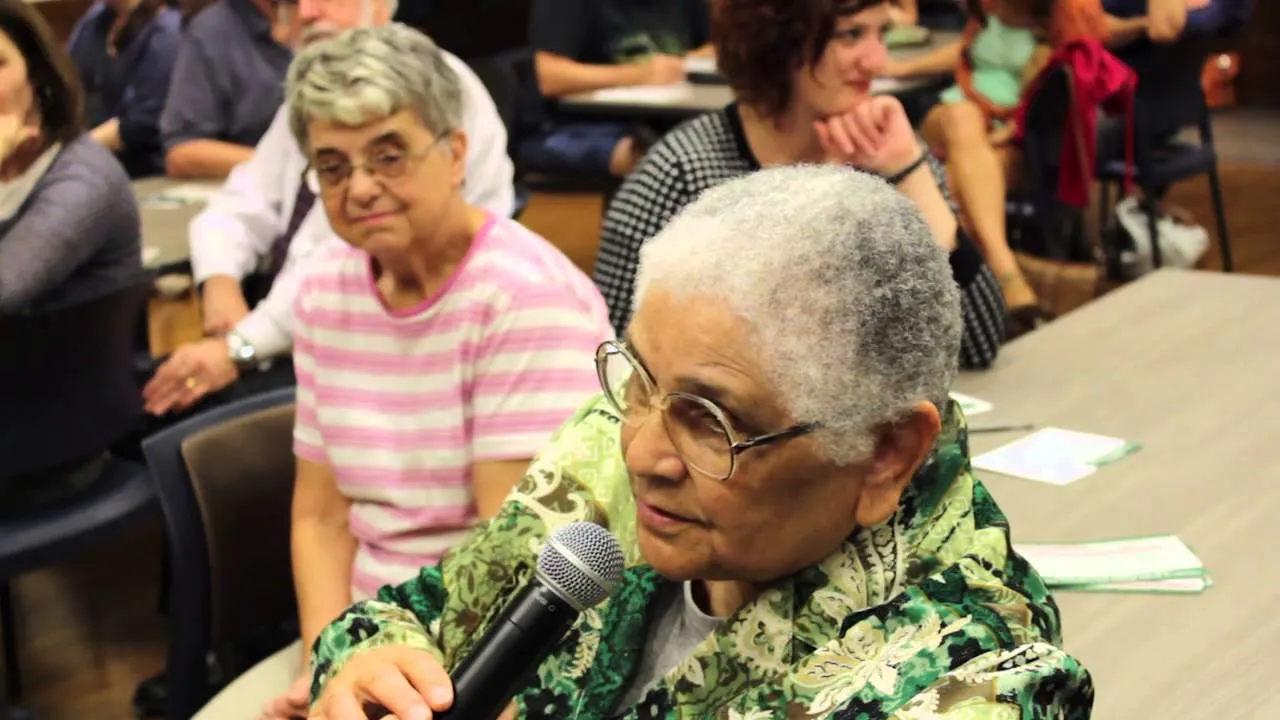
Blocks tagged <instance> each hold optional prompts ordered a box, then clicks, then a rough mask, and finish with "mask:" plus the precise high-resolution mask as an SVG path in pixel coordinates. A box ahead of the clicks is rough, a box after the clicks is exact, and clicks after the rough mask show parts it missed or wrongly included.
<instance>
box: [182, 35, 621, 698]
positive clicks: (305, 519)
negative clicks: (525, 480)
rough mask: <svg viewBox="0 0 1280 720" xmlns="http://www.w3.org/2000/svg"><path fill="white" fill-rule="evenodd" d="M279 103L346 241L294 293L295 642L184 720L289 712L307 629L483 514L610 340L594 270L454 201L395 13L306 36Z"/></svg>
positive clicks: (428, 65)
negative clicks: (323, 35) (271, 681)
mask: <svg viewBox="0 0 1280 720" xmlns="http://www.w3.org/2000/svg"><path fill="white" fill-rule="evenodd" d="M287 93H288V98H289V114H290V117H289V125H290V128H291V129H292V131H293V134H294V135H295V137H296V138H297V141H298V143H299V145H300V146H301V147H302V148H303V150H304V152H305V153H306V154H307V157H308V158H309V160H310V164H309V170H308V175H309V178H308V182H311V183H314V185H315V187H316V190H317V192H318V193H319V196H320V201H321V203H322V204H323V206H324V210H325V213H326V214H327V215H328V217H329V220H330V222H331V223H332V224H333V228H334V230H335V231H336V232H337V234H338V235H339V236H340V237H341V238H342V239H343V240H344V241H345V242H346V243H347V245H348V246H349V247H347V248H344V249H342V250H339V251H337V252H335V253H333V254H332V255H331V256H329V257H326V258H325V259H323V260H320V261H317V262H316V263H315V265H314V267H313V268H312V270H311V272H309V273H308V276H307V278H306V279H305V280H303V282H302V287H301V288H300V289H299V291H298V301H297V313H296V324H295V330H294V332H295V335H294V337H295V339H294V362H295V363H296V368H297V375H298V401H297V420H296V428H295V433H294V437H295V444H294V447H295V451H296V453H297V456H298V471H297V481H296V485H295V489H294V503H293V518H292V523H291V533H292V537H293V548H294V551H293V577H294V581H295V585H296V588H297V592H298V608H299V612H300V624H301V628H302V633H301V634H302V641H301V642H299V643H295V644H294V645H293V646H292V647H290V648H287V649H285V650H283V651H281V652H280V653H279V654H277V655H276V656H275V657H273V658H271V659H269V660H266V661H264V663H263V665H262V666H260V667H259V668H258V669H256V670H252V671H250V673H249V674H248V675H246V676H244V678H243V679H242V680H238V681H236V682H235V683H234V684H232V685H231V686H230V687H229V688H227V689H226V690H225V691H224V692H223V693H222V694H221V695H220V696H219V697H218V698H216V699H215V700H213V701H212V702H211V703H210V704H209V706H208V707H206V708H205V709H204V710H203V711H202V713H201V714H200V715H199V716H198V717H202V718H203V717H207V718H211V719H217V720H221V719H222V718H232V717H237V718H240V717H250V716H251V715H252V714H253V713H254V712H256V711H257V710H258V709H259V708H260V707H262V706H263V704H264V703H267V702H268V701H270V700H271V699H272V697H274V696H276V695H279V696H280V697H279V698H278V699H277V700H276V701H275V702H272V703H269V704H268V706H267V707H266V708H265V709H264V710H263V715H264V716H266V717H271V718H276V717H281V718H284V717H292V716H295V715H296V716H303V715H305V714H306V699H307V690H308V688H309V686H310V677H311V674H310V671H309V670H304V668H306V663H305V653H306V650H305V649H306V648H309V647H310V646H311V644H312V642H313V641H314V640H315V637H316V635H318V634H319V632H320V629H321V628H322V627H324V626H325V625H326V624H328V623H329V622H331V621H332V620H334V619H335V618H336V617H337V616H338V615H339V614H340V613H341V612H342V610H343V609H344V608H346V607H347V606H348V605H350V604H351V603H352V601H353V600H354V599H361V598H367V597H372V596H373V595H374V594H375V593H376V592H377V590H378V588H379V587H382V586H383V585H387V584H389V583H400V582H403V581H405V580H407V579H408V578H410V577H412V576H413V575H414V574H415V573H416V571H417V569H418V568H419V567H421V566H422V565H424V564H433V563H435V562H436V561H437V560H438V559H439V558H440V556H441V555H442V554H443V553H444V552H445V551H446V550H448V549H449V548H450V547H452V546H453V545H454V544H455V543H457V542H458V541H460V540H461V539H462V538H463V537H464V536H465V535H466V534H467V533H468V531H469V529H470V528H471V526H472V525H473V524H474V523H475V521H476V520H477V519H478V518H479V519H482V518H489V517H492V516H493V515H494V513H496V512H497V509H498V507H499V506H500V505H501V503H502V500H503V498H505V497H506V495H507V492H508V491H509V490H510V489H511V487H512V485H514V484H515V482H516V480H518V479H519V478H520V476H521V475H522V474H523V473H524V470H525V468H526V466H527V465H528V464H529V460H530V458H532V457H533V454H534V452H535V451H537V450H538V448H539V446H540V445H541V444H542V443H543V442H544V441H546V439H547V438H548V437H550V435H551V433H552V431H554V430H555V429H556V428H557V427H558V426H559V425H560V424H561V423H563V422H564V420H565V418H567V417H569V416H570V415H571V414H572V413H573V411H574V410H575V409H576V407H577V406H578V405H580V404H581V403H582V401H583V400H585V399H586V398H588V397H589V396H590V395H591V394H592V393H593V392H594V389H595V388H596V387H597V384H596V383H597V381H596V378H595V373H594V371H593V370H592V368H591V363H590V358H591V356H592V353H593V351H594V350H595V348H596V346H597V345H599V343H600V342H601V341H603V340H605V339H608V338H611V337H612V336H613V333H612V330H611V329H610V328H609V322H608V316H607V314H606V312H605V307H604V301H603V299H602V298H601V297H600V293H599V291H598V290H596V288H595V286H594V285H593V284H592V283H591V280H590V278H588V277H587V276H586V275H585V274H583V273H582V271H581V270H579V269H578V268H577V267H576V266H574V265H573V263H572V262H571V261H570V260H569V259H568V258H567V257H565V256H564V255H563V254H562V253H561V252H560V251H559V250H557V249H556V248H555V247H554V246H553V245H551V244H550V243H549V242H547V241H546V240H544V239H542V238H541V237H538V236H537V235H534V234H533V233H532V232H530V231H529V230H526V229H525V228H524V227H522V226H521V225H520V224H519V223H517V222H516V221H514V220H511V219H508V218H505V217H500V216H496V215H494V214H492V213H490V212H487V211H485V210H483V209H481V208H477V207H474V206H471V205H469V204H468V203H467V201H466V200H465V199H463V197H462V194H461V186H462V180H463V177H464V174H465V156H466V151H467V148H468V147H469V145H470V143H469V142H468V138H467V136H466V132H465V131H464V130H463V129H462V128H461V115H462V104H461V94H462V89H461V87H460V85H459V79H458V77H457V75H456V74H455V73H454V71H453V70H452V68H450V66H449V63H448V62H447V61H446V60H445V58H444V56H443V54H442V53H441V52H440V51H439V50H438V49H437V48H436V46H435V44H434V43H433V42H431V40H429V39H428V38H427V37H426V36H424V35H422V34H421V33H419V32H417V31H416V30H413V29H411V28H409V27H407V26H405V25H400V24H391V25H386V26H383V27H379V28H373V29H358V30H352V31H350V32H347V33H345V34H343V35H342V36H340V37H338V38H336V39H334V40H328V41H325V42H321V43H317V44H315V45H313V46H311V47H310V48H308V49H307V50H305V51H304V52H302V53H300V54H299V55H298V58H297V59H296V60H295V61H294V63H293V65H292V66H291V67H290V69H289V75H288V88H287ZM373 438H376V440H373ZM279 666H284V667H287V668H289V672H288V676H289V677H290V678H291V679H292V678H295V677H296V678H298V681H297V682H295V683H294V684H293V686H292V689H290V687H289V686H288V685H287V684H283V685H281V686H279V687H264V685H263V683H262V682H261V681H260V680H259V678H260V677H270V676H271V675H273V674H278V673H273V670H274V668H275V667H279ZM286 691H288V692H286ZM263 692H265V693H266V695H265V696H264V695H263V694H262V693H263Z"/></svg>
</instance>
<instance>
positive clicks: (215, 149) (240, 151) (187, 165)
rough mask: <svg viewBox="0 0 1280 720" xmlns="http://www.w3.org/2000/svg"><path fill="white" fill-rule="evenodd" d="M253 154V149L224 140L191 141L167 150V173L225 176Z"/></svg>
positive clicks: (172, 175) (184, 176) (179, 175)
mask: <svg viewBox="0 0 1280 720" xmlns="http://www.w3.org/2000/svg"><path fill="white" fill-rule="evenodd" d="M251 157H253V148H251V147H247V146H245V145H236V144H234V143H229V142H223V141H221V140H209V139H200V140H187V141H186V142H181V143H178V144H177V145H174V146H173V147H172V148H170V149H169V152H167V153H165V156H164V165H165V173H166V174H167V175H168V176H169V177H171V178H223V177H226V176H227V175H229V174H231V168H233V167H235V166H236V165H239V164H240V163H242V162H245V161H246V160H248V159H249V158H251Z"/></svg>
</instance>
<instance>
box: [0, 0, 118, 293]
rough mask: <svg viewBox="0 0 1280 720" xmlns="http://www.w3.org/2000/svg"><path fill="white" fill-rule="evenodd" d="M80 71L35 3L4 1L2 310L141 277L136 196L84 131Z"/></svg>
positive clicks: (0, 46) (0, 29)
mask: <svg viewBox="0 0 1280 720" xmlns="http://www.w3.org/2000/svg"><path fill="white" fill-rule="evenodd" d="M82 92H83V91H82V90H81V87H80V83H79V80H78V78H77V77H76V71H75V67H74V65H73V64H72V62H71V58H70V57H69V56H68V55H67V52H66V50H64V49H63V48H62V46H61V44H60V43H58V42H57V40H55V39H54V37H53V35H52V33H51V31H50V30H49V27H48V26H47V25H46V24H45V22H44V20H43V18H42V17H41V16H40V15H39V13H38V12H37V11H36V10H35V9H33V6H32V5H31V4H30V3H26V2H23V1H22V0H0V315H15V314H19V313H32V312H44V311H48V310H53V309H57V308H61V307H66V306H69V305H75V304H77V303H80V302H84V301H86V300H91V299H93V298H97V297H100V296H102V295H107V294H110V293H112V292H115V291H116V290H121V289H123V288H125V287H127V286H129V285H130V284H133V283H136V282H139V281H140V280H141V277H142V275H141V273H142V246H141V240H140V237H141V233H140V230H139V226H140V222H139V219H138V206H137V201H136V200H135V199H134V196H133V190H132V189H131V188H130V186H129V177H128V175H126V174H125V172H124V169H123V168H122V167H121V166H120V162H119V161H118V160H117V159H116V158H115V156H114V155H112V153H111V151H110V150H108V149H106V148H105V147H103V146H102V145H101V144H100V143H98V142H95V141H94V139H93V138H92V137H91V136H90V135H88V134H86V133H85V132H84V126H83V120H82V118H83V108H84V96H83V94H82Z"/></svg>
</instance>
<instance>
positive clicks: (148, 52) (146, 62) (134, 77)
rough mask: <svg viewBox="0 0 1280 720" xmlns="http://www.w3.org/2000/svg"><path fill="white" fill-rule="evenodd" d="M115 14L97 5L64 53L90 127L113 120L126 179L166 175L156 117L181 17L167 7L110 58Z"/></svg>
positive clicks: (165, 93) (166, 88)
mask: <svg viewBox="0 0 1280 720" xmlns="http://www.w3.org/2000/svg"><path fill="white" fill-rule="evenodd" d="M115 19H116V13H115V11H114V10H112V9H111V8H110V7H108V6H107V5H106V3H105V2H102V0H99V1H98V2H96V3H94V4H93V6H91V7H90V8H89V11H88V12H86V13H85V14H84V17H82V18H80V21H79V22H78V23H76V27H75V29H74V30H72V33H71V40H70V41H69V42H68V43H67V50H68V52H69V53H70V54H71V60H72V62H73V63H74V64H75V66H76V71H77V72H79V73H80V79H81V82H82V83H83V84H84V90H85V119H86V121H87V122H88V123H89V127H91V128H93V127H97V126H98V125H101V124H102V123H104V122H106V121H108V120H110V119H112V118H117V119H118V120H119V121H120V140H121V144H122V145H123V146H124V147H123V149H122V150H121V151H120V152H119V153H118V157H119V159H120V162H121V164H123V165H124V167H125V169H126V170H127V171H128V172H129V175H130V177H145V176H147V175H156V174H161V173H163V172H164V148H163V147H162V146H161V143H160V115H161V113H162V112H163V111H164V106H165V99H166V98H167V97H168V95H169V76H170V74H171V73H172V71H173V63H174V59H175V58H176V57H177V55H178V46H179V45H180V44H181V41H182V14H181V13H179V12H178V11H177V10H174V9H171V8H167V9H164V10H161V11H160V13H159V14H158V15H157V16H156V17H155V19H153V20H152V21H151V22H150V23H147V25H145V26H144V27H143V28H141V29H140V30H139V31H138V32H137V33H135V34H134V36H133V37H131V38H129V39H128V41H127V42H126V43H125V45H124V46H123V47H121V48H120V49H119V52H118V53H117V54H116V55H115V56H112V54H111V53H110V52H108V49H107V34H108V33H109V32H110V31H111V25H112V23H114V22H115Z"/></svg>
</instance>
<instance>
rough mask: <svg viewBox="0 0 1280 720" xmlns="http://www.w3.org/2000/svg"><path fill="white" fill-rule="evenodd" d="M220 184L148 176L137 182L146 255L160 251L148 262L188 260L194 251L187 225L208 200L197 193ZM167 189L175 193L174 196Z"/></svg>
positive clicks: (169, 264) (174, 263) (169, 263)
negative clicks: (188, 237) (171, 196)
mask: <svg viewBox="0 0 1280 720" xmlns="http://www.w3.org/2000/svg"><path fill="white" fill-rule="evenodd" d="M217 187H219V185H218V184H216V183H210V182H205V181H195V182H190V181H181V180H170V179H168V178H147V179H144V180H135V181H134V182H133V192H134V195H135V196H137V198H138V205H139V211H140V212H141V214H142V246H143V252H144V256H145V255H146V254H149V253H152V252H154V251H158V253H157V254H155V256H154V257H152V258H150V259H149V260H148V262H147V266H148V267H151V268H168V267H173V266H177V265H181V264H182V263H185V262H187V260H188V259H189V258H190V255H191V252H190V249H189V247H188V245H187V226H189V225H190V224H191V220H192V219H193V218H194V217H195V216H196V215H198V214H199V213H200V211H201V210H203V209H204V205H205V204H204V202H203V201H202V200H201V199H199V198H196V197H192V195H193V194H194V193H193V192H187V191H195V193H208V192H210V191H212V190H214V189H216V188H217ZM166 193H172V194H174V197H173V198H172V199H169V198H166Z"/></svg>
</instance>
